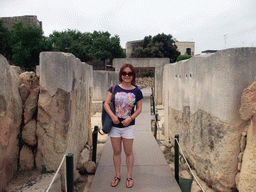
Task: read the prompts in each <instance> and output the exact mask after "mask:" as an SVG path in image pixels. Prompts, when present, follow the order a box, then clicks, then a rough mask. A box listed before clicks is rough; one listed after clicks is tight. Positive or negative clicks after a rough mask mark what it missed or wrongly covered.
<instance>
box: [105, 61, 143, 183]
mask: <svg viewBox="0 0 256 192" xmlns="http://www.w3.org/2000/svg"><path fill="white" fill-rule="evenodd" d="M119 81H120V84H119V85H115V88H114V92H113V93H112V87H111V88H110V89H109V90H108V94H107V98H106V101H105V103H104V108H105V110H106V112H107V113H108V114H109V116H110V117H111V119H112V122H113V127H112V128H111V131H110V133H109V136H110V139H111V143H112V147H113V161H114V167H115V172H116V176H115V177H114V179H113V180H112V182H111V186H112V187H116V186H117V185H118V184H119V181H120V179H121V177H120V176H121V175H120V166H121V151H122V143H123V147H124V152H125V155H126V165H127V179H126V187H128V188H131V187H132V186H133V184H134V182H133V179H132V170H133V163H134V156H133V140H134V137H135V118H136V117H137V116H138V115H139V114H140V113H141V110H142V99H143V95H142V92H141V90H140V89H139V88H138V87H137V86H136V85H135V83H136V73H135V68H134V67H133V65H131V64H124V65H123V66H122V67H121V69H120V72H119ZM112 94H113V100H114V103H115V113H113V112H112V111H111V109H110V106H109V105H110V103H111V98H112ZM135 106H136V110H135Z"/></svg>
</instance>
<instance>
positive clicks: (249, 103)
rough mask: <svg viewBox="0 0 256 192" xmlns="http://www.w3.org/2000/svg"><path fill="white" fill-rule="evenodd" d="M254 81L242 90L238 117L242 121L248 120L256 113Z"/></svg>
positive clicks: (255, 83) (255, 82)
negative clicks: (239, 116)
mask: <svg viewBox="0 0 256 192" xmlns="http://www.w3.org/2000/svg"><path fill="white" fill-rule="evenodd" d="M255 101H256V81H255V80H254V82H253V83H252V84H251V85H249V86H248V87H247V88H246V89H244V90H243V93H242V97H241V107H240V110H239V112H240V115H241V118H242V119H243V120H248V119H250V118H251V117H252V115H253V114H255V113H256V102H255Z"/></svg>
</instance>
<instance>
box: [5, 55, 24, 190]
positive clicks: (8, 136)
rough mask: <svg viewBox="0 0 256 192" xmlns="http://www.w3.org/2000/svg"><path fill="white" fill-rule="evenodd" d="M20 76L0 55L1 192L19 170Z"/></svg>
mask: <svg viewBox="0 0 256 192" xmlns="http://www.w3.org/2000/svg"><path fill="white" fill-rule="evenodd" d="M19 85H20V79H19V74H18V73H17V71H16V70H15V69H13V68H12V67H11V66H10V65H9V64H8V62H7V60H6V58H4V57H3V56H2V55H0V191H2V190H3V189H4V187H5V186H6V184H7V183H8V181H9V180H10V179H11V177H12V176H13V174H14V173H15V171H16V170H17V160H18V153H19V147H18V139H17V135H18V134H19V133H20V124H21V119H22V101H21V97H20V94H19V89H18V87H19Z"/></svg>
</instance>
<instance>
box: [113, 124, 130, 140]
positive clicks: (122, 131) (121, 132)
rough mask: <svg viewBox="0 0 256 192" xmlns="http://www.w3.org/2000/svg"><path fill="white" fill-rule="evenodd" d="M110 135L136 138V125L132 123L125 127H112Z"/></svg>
mask: <svg viewBox="0 0 256 192" xmlns="http://www.w3.org/2000/svg"><path fill="white" fill-rule="evenodd" d="M108 135H109V137H115V138H119V137H123V138H125V139H134V138H135V125H130V126H128V127H125V128H118V127H112V128H111V131H110V133H109V134H108Z"/></svg>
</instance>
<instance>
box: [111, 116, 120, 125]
mask: <svg viewBox="0 0 256 192" xmlns="http://www.w3.org/2000/svg"><path fill="white" fill-rule="evenodd" d="M111 119H112V122H113V123H114V124H115V125H118V124H119V123H120V121H119V119H118V118H117V116H115V115H113V116H112V117H111Z"/></svg>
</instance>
